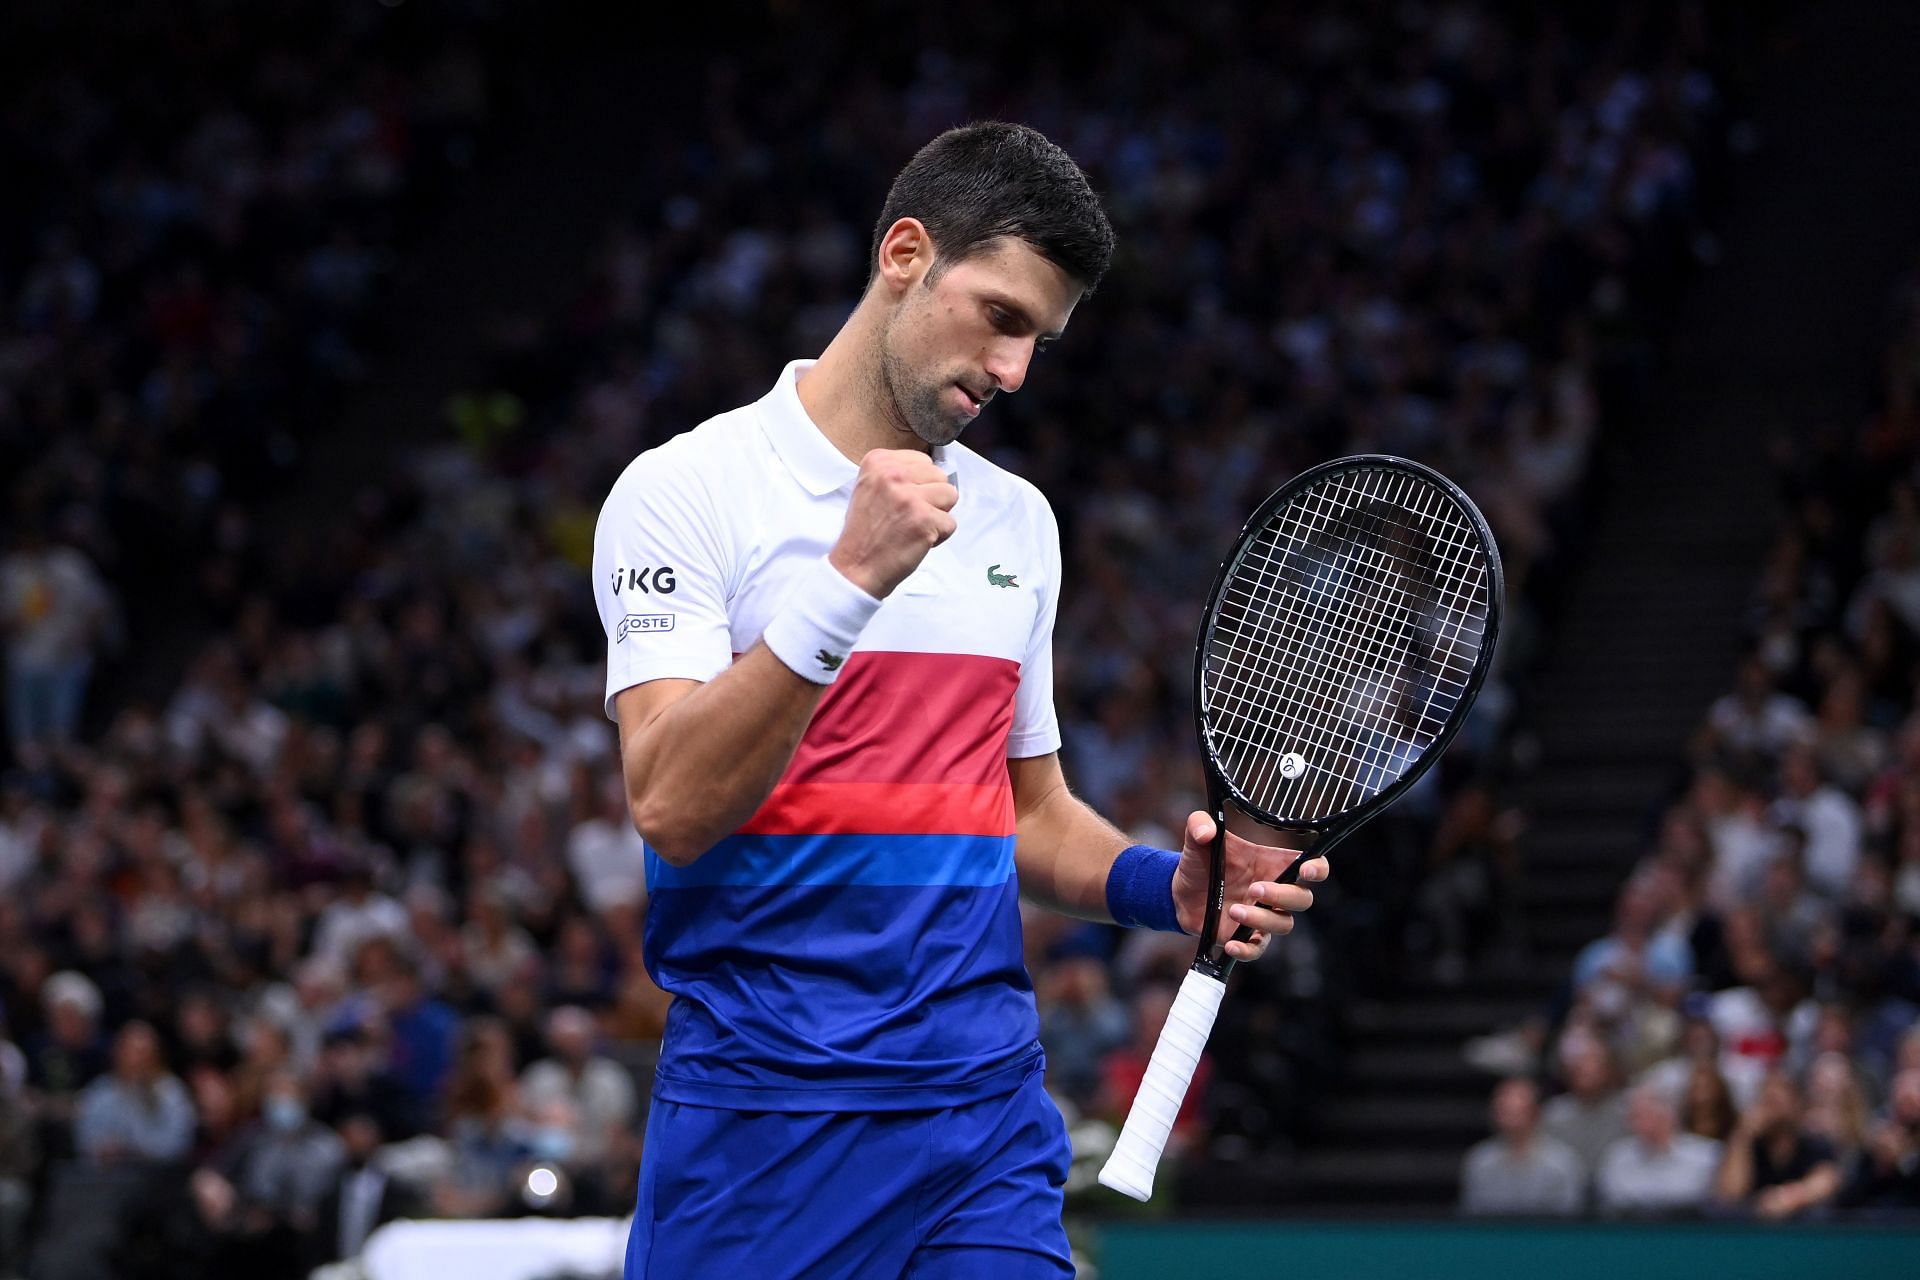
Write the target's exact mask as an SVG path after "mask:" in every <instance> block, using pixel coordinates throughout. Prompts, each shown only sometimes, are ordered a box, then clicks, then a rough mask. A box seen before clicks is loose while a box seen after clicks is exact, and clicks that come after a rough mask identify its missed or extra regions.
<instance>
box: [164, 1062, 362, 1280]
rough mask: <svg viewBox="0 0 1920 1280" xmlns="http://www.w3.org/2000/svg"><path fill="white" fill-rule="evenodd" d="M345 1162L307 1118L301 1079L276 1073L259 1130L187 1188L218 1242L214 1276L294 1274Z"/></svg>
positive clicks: (333, 1138) (333, 1137)
mask: <svg viewBox="0 0 1920 1280" xmlns="http://www.w3.org/2000/svg"><path fill="white" fill-rule="evenodd" d="M345 1162H346V1147H345V1144H344V1143H343V1142H342V1141H341V1139H340V1136H339V1135H338V1134H336V1133H334V1132H333V1130H331V1129H329V1128H327V1127H326V1126H325V1125H323V1124H319V1123H317V1122H316V1121H315V1120H314V1119H313V1116H312V1113H311V1112H310V1111H309V1110H308V1108H307V1091H306V1088H305V1086H303V1085H302V1084H301V1082H300V1078H299V1077H298V1076H297V1075H295V1074H294V1073H293V1072H291V1071H278V1072H275V1073H274V1074H273V1076H272V1077H270V1078H269V1079H268V1081H267V1086H266V1093H265V1096H264V1097H263V1098H262V1099H261V1104H260V1123H259V1124H258V1125H256V1126H254V1127H253V1128H252V1129H250V1130H249V1131H248V1132H247V1134H246V1136H245V1138H244V1139H243V1140H242V1141H241V1142H240V1143H239V1144H238V1145H237V1147H236V1148H235V1149H234V1150H233V1151H232V1152H231V1153H230V1155H229V1157H228V1158H227V1159H225V1160H222V1161H219V1162H218V1163H217V1166H209V1167H205V1168H201V1169H197V1170H195V1171H194V1174H193V1177H192V1179H191V1182H190V1189H191V1191H192V1193H193V1197H194V1201H195V1204H196V1205H197V1206H198V1208H199V1210H200V1213H201V1218H202V1221H203V1222H204V1223H205V1225H206V1226H207V1228H208V1229H209V1230H210V1231H211V1232H212V1233H213V1234H214V1236H215V1237H216V1239H217V1241H218V1248H217V1254H216V1256H217V1258H218V1259H219V1271H220V1273H221V1274H228V1275H275V1274H283V1275H284V1274H292V1273H293V1272H294V1271H295V1270H296V1269H297V1263H298V1262H299V1261H300V1260H301V1259H303V1258H304V1257H305V1256H306V1254H307V1253H308V1252H309V1251H310V1249H311V1246H312V1236H313V1233H314V1231H315V1229H316V1227H317V1225H318V1222H319V1212H320V1207H321V1201H322V1200H323V1199H324V1198H325V1197H326V1195H327V1193H328V1191H329V1189H330V1188H331V1187H332V1186H333V1185H334V1183H335V1181H336V1180H337V1175H338V1173H339V1170H340V1168H341V1166H342V1165H343V1164H344V1163H345Z"/></svg>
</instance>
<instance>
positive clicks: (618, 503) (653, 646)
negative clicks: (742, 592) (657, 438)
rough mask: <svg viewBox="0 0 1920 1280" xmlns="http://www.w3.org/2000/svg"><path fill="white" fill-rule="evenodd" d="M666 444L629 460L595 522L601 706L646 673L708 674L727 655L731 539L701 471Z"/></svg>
mask: <svg viewBox="0 0 1920 1280" xmlns="http://www.w3.org/2000/svg"><path fill="white" fill-rule="evenodd" d="M674 451H675V446H674V445H673V444H668V445H665V446H662V447H661V448H659V449H655V450H652V451H650V452H648V453H644V454H642V455H640V457H638V458H636V459H634V461H633V463H632V465H630V466H629V467H628V468H627V469H626V471H625V472H624V473H622V475H621V476H620V479H619V480H617V481H616V482H615V483H614V486H613V490H612V492H611V493H609V494H608V495H607V501H606V503H605V505H603V506H602V507H601V508H600V520H599V523H598V524H597V525H595V527H594V531H593V598H594V603H595V604H596V605H597V606H598V607H599V610H600V625H601V627H602V628H603V629H604V630H605V631H606V635H607V692H606V702H605V709H606V713H607V718H608V719H610V720H611V719H613V718H614V713H613V699H614V695H615V694H617V693H619V692H620V691H621V690H623V689H630V688H632V687H633V686H634V685H637V684H645V683H646V682H647V681H649V680H701V681H705V680H711V679H713V677H714V676H716V675H718V674H719V673H720V672H722V671H724V670H726V669H727V667H728V666H729V665H730V664H731V663H732V661H733V644H732V637H731V632H730V629H729V627H728V622H727V592H728V588H727V582H728V562H729V557H728V555H727V552H726V547H727V545H728V541H727V539H726V537H725V531H724V529H722V528H721V525H720V519H719V513H718V512H717V511H716V510H715V508H714V505H713V503H712V501H711V499H710V497H709V494H708V490H707V488H706V486H705V485H704V484H702V483H701V481H700V477H699V476H698V474H697V473H695V472H694V470H693V469H692V468H691V467H689V466H687V465H686V462H685V461H684V460H683V459H681V458H678V457H676V456H674Z"/></svg>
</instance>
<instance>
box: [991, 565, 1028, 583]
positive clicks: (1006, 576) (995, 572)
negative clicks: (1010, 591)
mask: <svg viewBox="0 0 1920 1280" xmlns="http://www.w3.org/2000/svg"><path fill="white" fill-rule="evenodd" d="M987 585H988V586H993V587H1017V586H1019V585H1020V580H1019V579H1018V578H1016V577H1014V576H1013V575H1012V574H1010V573H1001V572H1000V566H999V565H997V564H990V565H988V566H987Z"/></svg>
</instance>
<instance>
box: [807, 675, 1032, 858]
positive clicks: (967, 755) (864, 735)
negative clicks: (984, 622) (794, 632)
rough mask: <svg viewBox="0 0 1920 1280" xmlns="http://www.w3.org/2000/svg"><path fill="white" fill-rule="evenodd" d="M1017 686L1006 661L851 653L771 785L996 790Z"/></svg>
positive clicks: (1003, 774) (1002, 778) (1003, 773)
mask: <svg viewBox="0 0 1920 1280" xmlns="http://www.w3.org/2000/svg"><path fill="white" fill-rule="evenodd" d="M1019 687H1020V664H1019V663H1017V662H1014V661H1011V660H1009V659H1007V658H991V657H984V656H981V655H978V654H961V653H895V652H871V653H870V652H865V651H861V652H856V653H854V654H853V655H852V656H850V657H849V658H848V659H847V665H846V668H845V669H844V670H842V671H841V672H840V676H839V678H838V679H837V680H835V681H834V683H833V685H832V687H831V688H829V689H828V690H827V692H826V696H825V697H823V698H821V700H820V706H819V708H818V709H817V710H816V711H815V712H814V713H813V721H812V723H810V724H809V725H808V726H807V732H806V736H804V737H803V738H801V739H800V749H799V750H798V751H796V752H794V755H793V761H792V763H791V764H789V765H788V766H787V771H786V774H785V775H784V776H783V777H782V778H781V781H782V782H786V783H801V782H807V783H815V782H913V783H944V784H947V785H954V786H1005V785H1007V735H1008V733H1010V732H1011V731H1012V729H1013V696H1014V693H1015V692H1016V691H1017V690H1018V689H1019ZM1002 834H1004V833H1002Z"/></svg>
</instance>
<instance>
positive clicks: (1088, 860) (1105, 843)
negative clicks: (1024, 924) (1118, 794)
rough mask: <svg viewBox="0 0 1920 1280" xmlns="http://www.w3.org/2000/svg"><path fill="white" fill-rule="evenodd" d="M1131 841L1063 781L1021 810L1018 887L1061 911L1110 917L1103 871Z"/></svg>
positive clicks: (1093, 917)
mask: <svg viewBox="0 0 1920 1280" xmlns="http://www.w3.org/2000/svg"><path fill="white" fill-rule="evenodd" d="M1131 843H1133V842H1132V841H1131V840H1129V839H1128V838H1127V837H1126V836H1125V835H1124V834H1123V833H1122V832H1121V831H1120V830H1119V829H1118V828H1116V827H1115V826H1114V825H1113V824H1112V823H1110V822H1108V821H1107V820H1106V819H1105V818H1102V817H1101V816H1100V815H1099V814H1097V813H1095V812H1094V811H1093V809H1092V808H1090V807H1089V806H1088V805H1087V804H1086V802H1084V801H1082V800H1081V799H1080V798H1079V797H1077V796H1075V795H1074V794H1073V793H1072V792H1070V791H1068V790H1067V787H1066V784H1065V783H1064V782H1062V783H1060V784H1059V785H1058V786H1055V787H1051V788H1049V790H1048V791H1047V793H1046V794H1045V795H1044V796H1042V797H1041V798H1039V799H1038V800H1037V801H1036V802H1035V803H1034V804H1033V805H1031V807H1030V808H1028V809H1027V810H1026V811H1024V812H1022V813H1021V815H1020V825H1019V839H1018V842H1017V844H1016V845H1015V850H1014V861H1015V864H1016V865H1017V866H1018V868H1019V872H1020V892H1021V893H1022V894H1023V895H1025V896H1026V897H1027V898H1029V899H1031V900H1032V901H1034V902H1037V903H1039V904H1040V905H1041V906H1044V907H1049V908H1051V909H1052V910H1055V911H1058V912H1061V913H1062V914H1064V915H1070V916H1078V917H1079V918H1081V919H1083V920H1111V919H1112V918H1113V917H1112V915H1111V914H1110V913H1109V912H1108V910H1107V875H1108V873H1109V872H1111V871H1112V870H1113V860H1114V859H1115V858H1116V857H1118V856H1119V854H1120V851H1121V850H1122V849H1125V848H1126V847H1127V846H1128V845H1129V844H1131Z"/></svg>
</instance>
